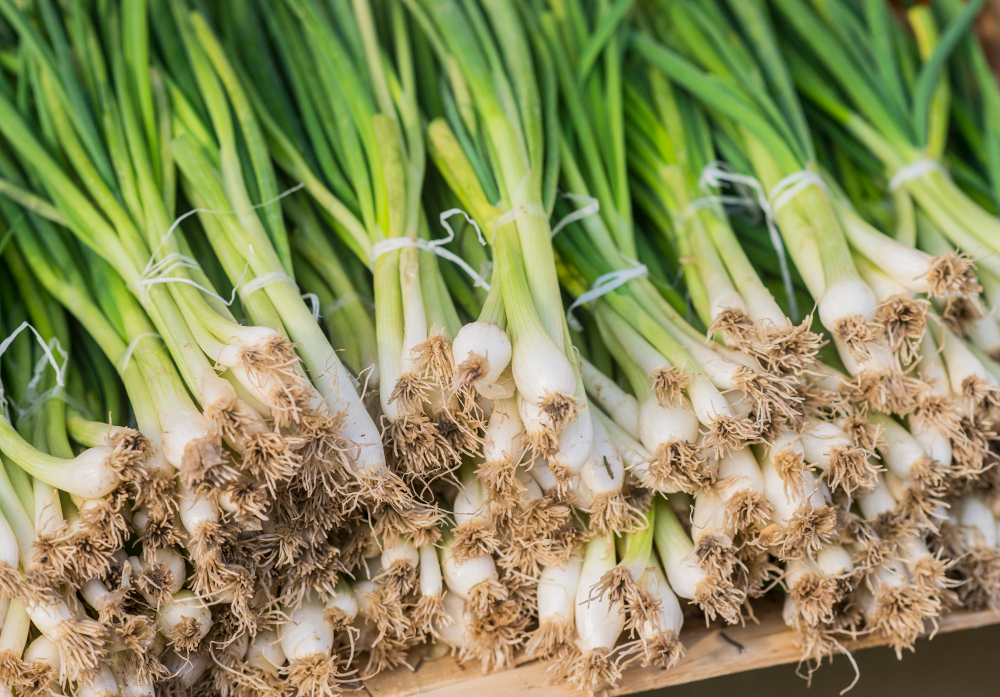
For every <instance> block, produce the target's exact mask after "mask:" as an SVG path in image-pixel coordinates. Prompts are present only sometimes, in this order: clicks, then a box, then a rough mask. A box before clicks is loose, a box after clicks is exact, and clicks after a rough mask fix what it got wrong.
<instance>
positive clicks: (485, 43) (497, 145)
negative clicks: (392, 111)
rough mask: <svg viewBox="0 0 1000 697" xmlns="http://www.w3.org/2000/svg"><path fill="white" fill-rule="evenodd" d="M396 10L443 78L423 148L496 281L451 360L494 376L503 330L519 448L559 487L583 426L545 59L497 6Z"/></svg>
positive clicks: (518, 22)
mask: <svg viewBox="0 0 1000 697" xmlns="http://www.w3.org/2000/svg"><path fill="white" fill-rule="evenodd" d="M406 5H407V7H408V9H409V10H410V13H411V14H412V17H413V21H414V23H415V24H417V25H418V26H419V28H420V29H421V30H422V32H423V35H424V37H425V40H426V42H427V44H428V45H429V46H430V48H431V50H432V55H433V59H434V61H435V62H436V63H435V65H434V68H435V71H434V72H431V73H428V74H427V75H426V76H425V77H426V82H425V83H422V84H424V85H425V86H426V89H427V90H437V87H438V85H443V86H441V89H440V104H441V106H440V107H439V108H437V109H435V110H434V111H433V112H432V113H434V114H436V115H439V116H438V117H437V118H436V119H434V120H433V121H432V122H431V123H430V125H429V127H428V136H429V142H430V148H429V153H430V154H431V156H432V158H433V159H434V162H435V165H436V166H437V168H438V170H439V171H440V172H441V174H442V175H443V176H444V178H445V180H446V181H447V182H448V185H449V187H450V188H451V189H452V191H453V192H454V193H455V195H456V196H457V197H458V199H459V200H460V201H461V203H462V206H463V208H464V209H465V210H466V211H467V212H468V213H469V214H470V215H471V217H472V218H473V219H475V220H476V221H477V223H478V227H479V229H480V230H481V231H482V233H483V237H484V239H485V240H486V241H487V242H488V243H489V244H490V245H491V248H492V252H493V259H494V264H495V267H494V278H495V279H498V281H495V282H494V284H493V286H494V287H496V286H500V287H499V288H497V295H496V296H495V297H493V292H492V288H491V293H490V294H488V295H487V298H486V302H485V304H484V308H483V312H482V314H481V315H480V317H479V320H478V322H477V323H474V326H472V327H470V328H469V329H467V330H466V333H467V334H468V335H469V336H468V337H463V341H462V342H460V348H461V351H462V360H463V363H465V362H467V361H468V360H469V359H470V358H472V354H475V355H476V356H479V357H480V358H485V359H486V361H487V362H488V364H489V367H488V368H487V367H486V365H485V364H483V363H482V362H481V361H478V364H479V366H478V367H476V363H477V361H473V362H472V363H470V364H469V366H468V367H469V370H470V371H471V372H468V371H467V375H466V376H465V377H464V378H463V379H464V380H469V379H470V378H471V379H473V381H475V376H477V375H478V374H479V373H481V372H483V371H485V372H486V374H488V375H489V376H490V377H492V375H498V374H501V373H502V370H503V366H502V363H503V361H505V360H506V358H507V345H506V342H505V341H504V339H503V337H502V336H501V331H500V330H505V331H506V333H507V335H508V337H509V338H510V343H511V358H510V360H511V370H512V374H513V379H514V383H515V385H516V387H517V391H518V397H517V398H518V402H519V411H520V412H521V418H522V421H524V423H525V429H526V432H527V439H528V443H529V446H530V447H531V449H532V451H533V452H534V453H536V454H538V455H543V456H545V457H546V458H548V459H549V460H550V461H553V462H555V463H556V470H557V472H558V474H559V476H560V477H561V479H562V480H563V481H564V482H565V481H566V480H567V479H568V478H569V477H570V476H571V475H573V474H576V473H578V472H580V471H581V469H582V467H583V466H584V464H585V463H586V461H587V459H588V457H589V452H590V449H591V448H590V444H591V443H592V441H593V435H592V430H593V429H592V424H591V419H590V414H589V413H588V411H587V403H586V395H585V393H584V390H583V387H582V384H581V381H580V379H579V371H578V368H577V366H576V357H575V352H574V350H573V348H572V346H571V341H570V337H569V329H568V327H567V325H566V320H565V317H564V315H563V308H562V298H561V296H560V292H559V283H558V278H557V276H556V271H555V263H554V255H553V250H552V244H551V241H550V237H551V230H552V228H551V226H550V225H549V222H548V216H549V212H550V210H551V207H552V204H553V201H554V197H555V186H556V181H557V179H556V174H557V169H558V166H557V165H558V157H559V153H558V147H557V144H556V142H555V140H554V138H555V136H556V130H555V129H556V127H555V109H556V105H555V103H554V100H553V97H554V95H553V94H552V88H553V87H554V76H553V73H552V65H551V62H550V58H549V56H548V52H547V50H546V48H545V47H544V46H543V45H540V44H538V43H537V42H532V41H531V34H530V33H529V32H526V31H525V27H524V24H523V21H522V18H521V16H520V14H519V12H518V10H517V8H515V7H514V6H511V5H509V4H505V3H498V2H485V3H482V4H476V5H469V6H467V7H464V8H462V9H460V10H459V9H456V8H453V7H452V6H450V5H448V4H446V3H442V2H437V1H432V2H409V3H406ZM494 37H495V38H494ZM501 56H502V58H501ZM437 75H440V76H441V77H440V79H439V78H438V77H437ZM507 229H509V231H510V232H509V233H508V232H506V230H507ZM501 233H503V234H501ZM508 262H510V263H513V264H518V265H519V266H517V267H516V268H511V267H510V263H508ZM487 325H489V326H487ZM504 325H506V326H504ZM494 357H495V358H496V359H498V360H494ZM494 364H495V365H494Z"/></svg>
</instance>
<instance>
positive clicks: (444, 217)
mask: <svg viewBox="0 0 1000 697" xmlns="http://www.w3.org/2000/svg"><path fill="white" fill-rule="evenodd" d="M458 213H461V214H462V216H464V217H465V219H466V220H467V221H468V222H469V225H471V226H472V227H474V228H476V236H477V237H478V238H479V244H481V245H482V246H484V247H485V246H486V238H485V237H483V231H482V230H480V229H479V223H477V222H476V221H475V220H473V219H472V218H471V217H470V216H469V214H468V213H466V212H465V211H463V210H462V209H461V208H449V209H448V210H446V211H442V213H441V215H440V216H439V220H440V221H441V226H442V227H444V229H445V230H447V231H448V235H449V236H450V237H451V238H452V239H454V237H455V231H454V230H452V229H451V224H450V223H449V222H448V218H450V217H451V216H453V215H456V214H458Z"/></svg>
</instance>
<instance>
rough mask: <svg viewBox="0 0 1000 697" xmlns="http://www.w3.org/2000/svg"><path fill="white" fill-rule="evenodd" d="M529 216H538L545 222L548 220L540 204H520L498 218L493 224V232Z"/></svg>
mask: <svg viewBox="0 0 1000 697" xmlns="http://www.w3.org/2000/svg"><path fill="white" fill-rule="evenodd" d="M529 215H535V216H538V217H539V218H545V219H546V220H548V218H549V216H548V214H547V213H546V212H545V209H544V208H542V206H541V205H540V204H537V203H522V204H520V205H518V206H513V207H512V208H511V209H510V210H509V211H507V212H506V213H504V214H503V215H501V216H500V217H499V218H497V219H496V222H495V223H493V230H494V231H496V230H499V229H500V228H502V227H503V226H504V225H507V224H509V223H513V222H515V221H517V220H519V219H521V218H526V217H527V216H529Z"/></svg>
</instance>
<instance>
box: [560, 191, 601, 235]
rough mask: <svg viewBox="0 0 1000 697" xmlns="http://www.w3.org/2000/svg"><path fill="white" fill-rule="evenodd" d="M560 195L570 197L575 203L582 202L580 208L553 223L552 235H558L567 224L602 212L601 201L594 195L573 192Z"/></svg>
mask: <svg viewBox="0 0 1000 697" xmlns="http://www.w3.org/2000/svg"><path fill="white" fill-rule="evenodd" d="M560 195H561V196H562V197H563V198H565V199H569V200H570V201H572V202H573V203H578V204H580V208H577V209H576V210H575V211H573V212H572V213H567V214H566V215H564V216H563V217H562V219H561V220H560V221H559V222H558V223H556V224H555V225H553V226H552V233H551V235H550V236H551V237H555V236H556V235H558V234H559V232H560V231H561V230H562V229H563V228H564V227H566V226H567V225H570V224H572V223H575V222H576V221H578V220H583V219H584V218H588V217H590V216H592V215H596V214H598V213H600V212H601V203H600V201H598V200H597V199H596V198H594V197H593V196H583V195H581V194H571V193H569V192H564V193H562V194H560Z"/></svg>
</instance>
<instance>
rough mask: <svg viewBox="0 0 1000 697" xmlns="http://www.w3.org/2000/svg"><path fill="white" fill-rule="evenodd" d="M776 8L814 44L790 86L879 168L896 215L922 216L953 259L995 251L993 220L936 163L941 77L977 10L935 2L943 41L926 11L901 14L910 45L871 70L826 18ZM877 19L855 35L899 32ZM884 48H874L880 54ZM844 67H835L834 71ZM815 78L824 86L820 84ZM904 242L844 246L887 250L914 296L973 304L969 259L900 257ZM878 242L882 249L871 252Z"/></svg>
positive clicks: (942, 139)
mask: <svg viewBox="0 0 1000 697" xmlns="http://www.w3.org/2000/svg"><path fill="white" fill-rule="evenodd" d="M774 4H775V9H776V14H777V15H778V16H780V17H781V18H782V20H783V21H784V22H786V23H787V25H788V26H789V28H790V29H791V30H792V31H794V32H796V33H797V34H800V35H803V36H805V35H808V36H810V37H812V40H810V41H806V42H805V43H804V45H803V49H804V50H805V51H806V52H807V53H806V54H805V55H801V56H800V58H801V60H799V61H795V65H796V67H795V69H794V70H793V71H792V76H793V77H794V79H795V82H796V85H797V86H798V88H799V89H800V90H801V91H802V93H803V94H804V95H805V96H806V97H807V98H808V99H810V100H811V101H813V102H814V103H815V104H816V105H817V106H818V107H819V108H821V109H822V110H823V111H824V112H825V113H827V114H828V115H829V116H830V117H831V118H832V119H833V120H834V121H835V122H837V123H838V124H840V125H841V126H842V127H843V128H844V129H845V130H846V131H847V132H848V133H850V134H851V135H852V136H853V137H854V138H855V139H857V141H859V142H860V143H861V144H862V145H863V146H864V147H866V148H867V149H868V150H869V151H870V152H871V154H873V155H874V156H875V157H876V158H878V159H879V160H880V161H881V162H882V164H883V166H884V167H885V171H886V175H887V177H888V178H889V180H890V189H892V191H891V192H890V193H893V195H894V196H895V197H896V198H897V200H898V199H903V200H904V203H902V204H898V203H897V205H899V207H900V209H901V210H907V207H908V206H909V207H913V208H915V209H916V210H917V211H920V212H922V213H923V214H924V215H926V216H927V217H928V218H929V219H930V220H931V221H932V222H933V223H934V224H935V225H936V226H937V227H938V228H939V229H941V230H942V231H945V232H946V234H947V235H948V238H949V240H950V242H951V243H952V244H953V245H954V246H955V247H957V248H958V250H960V252H966V253H973V252H974V250H979V249H982V248H985V249H992V248H994V246H995V244H994V242H993V241H991V240H990V239H989V235H990V233H989V230H990V227H989V226H990V225H992V224H995V223H990V222H989V221H990V220H991V218H992V216H990V215H989V214H988V213H986V212H985V211H983V210H982V209H981V208H980V207H979V206H978V205H977V204H976V203H975V202H974V201H973V200H972V199H971V198H970V197H969V196H967V195H966V194H964V193H963V192H962V191H961V189H959V187H958V186H957V185H956V184H955V183H954V182H952V181H951V180H950V179H949V178H948V177H947V175H946V173H945V171H944V169H943V164H942V162H941V161H942V160H943V158H944V148H945V145H946V137H947V130H948V113H949V107H950V103H951V90H950V87H949V84H948V82H947V80H946V79H943V78H944V77H945V76H944V74H943V68H944V66H945V63H946V61H947V60H948V59H949V57H950V56H951V54H952V53H953V52H954V51H955V49H956V47H957V45H958V43H959V41H961V40H962V38H963V36H964V35H965V33H966V32H967V30H968V28H969V26H970V25H971V22H972V20H973V19H974V18H975V15H976V11H977V10H978V8H979V7H980V6H981V4H982V3H981V2H971V3H968V4H966V5H964V6H962V5H961V4H960V3H958V2H951V1H946V2H941V3H938V5H939V8H940V12H941V14H940V15H939V16H940V17H942V19H943V20H944V21H945V22H946V23H947V24H946V26H945V27H944V29H943V31H941V32H940V34H939V29H938V19H936V18H935V16H934V15H935V13H934V12H933V11H932V10H931V8H929V7H915V8H912V9H910V10H909V11H908V12H907V14H906V19H907V23H908V25H909V26H908V27H907V28H908V29H909V30H910V31H912V36H913V37H914V40H915V43H916V46H906V49H907V50H906V51H905V52H903V51H901V52H900V54H901V55H900V56H899V57H895V56H893V55H891V54H890V55H885V54H884V53H882V54H880V55H879V59H880V61H881V62H880V64H879V67H878V68H876V66H875V65H873V64H872V63H867V64H866V62H863V61H861V60H859V59H858V58H857V57H854V56H851V55H849V54H848V53H847V49H845V46H844V43H843V37H841V36H839V35H837V34H836V33H835V32H833V31H832V30H831V29H830V27H829V24H828V21H829V20H828V18H827V17H823V16H822V15H821V14H819V13H817V12H816V11H815V10H812V9H809V8H808V7H806V6H805V5H804V4H803V3H799V2H777V3H774ZM882 15H888V13H887V11H886V10H882V11H881V12H874V13H873V15H872V16H869V17H866V18H865V21H863V22H862V24H861V26H860V27H859V29H860V31H862V32H865V33H874V32H888V33H890V34H900V33H902V32H903V31H904V27H902V26H900V24H899V23H898V22H897V21H896V20H894V19H892V18H889V17H888V16H882ZM806 32H808V33H806ZM885 40H887V39H885ZM885 40H882V41H880V43H879V47H880V50H881V46H882V44H883V43H884V41H885ZM914 51H915V52H916V54H917V55H916V62H917V65H916V68H915V70H916V74H915V76H914V77H913V78H912V79H910V80H904V79H903V77H902V62H903V61H907V60H909V61H912V60H913V56H912V52H914ZM841 60H843V62H842V63H840V62H838V61H841ZM821 77H822V78H825V79H823V80H821V79H818V78H821ZM830 83H832V84H834V85H837V86H839V87H841V88H842V92H841V93H840V94H838V95H837V96H835V97H834V96H832V95H831V85H830ZM883 90H884V91H883ZM877 94H887V95H889V96H891V99H887V100H885V101H883V100H878V99H877V98H876V100H875V102H872V101H871V100H872V98H874V97H875V95H877ZM916 163H920V164H916ZM907 199H909V202H906V200H907ZM984 225H985V226H987V227H983V226H984ZM907 236H908V237H909V238H910V240H909V245H902V247H903V248H900V247H901V246H900V245H894V246H891V245H890V244H888V243H886V241H885V240H884V239H880V238H872V236H870V235H869V236H867V237H866V236H864V235H857V236H855V235H852V236H851V243H852V244H860V245H864V246H863V247H862V250H861V251H862V252H863V253H865V255H866V256H869V255H872V254H878V252H879V251H886V250H887V249H890V248H891V249H892V250H893V253H894V255H898V258H896V259H888V258H886V255H884V254H882V255H879V258H878V259H877V260H876V261H882V262H883V263H884V264H887V265H890V266H889V268H890V269H891V270H892V271H894V272H897V273H899V275H900V276H901V277H904V278H905V277H909V278H906V280H907V281H909V282H910V283H918V284H922V288H921V289H920V290H919V291H918V292H925V293H928V294H929V295H931V296H932V297H939V298H941V297H949V296H957V297H960V298H961V297H965V296H969V295H971V296H975V295H976V293H977V292H978V291H979V286H978V284H977V283H976V282H975V276H974V275H972V274H971V272H970V269H969V260H968V258H967V257H965V256H963V255H962V254H961V253H960V252H956V251H955V250H954V249H952V250H951V253H950V254H949V255H945V256H944V257H943V258H940V257H937V256H934V257H933V258H932V257H930V256H929V255H927V254H923V255H921V254H920V253H919V252H915V251H912V250H906V251H904V249H905V247H906V246H912V244H913V232H912V231H908V233H907ZM855 237H857V241H856V240H855ZM879 242H881V245H882V246H881V249H880V248H879V247H878V246H876V245H877V244H878V243H879ZM981 266H983V268H987V269H988V268H990V266H995V265H994V264H992V262H985V263H982V264H981Z"/></svg>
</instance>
